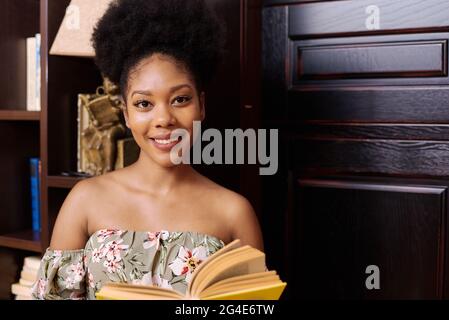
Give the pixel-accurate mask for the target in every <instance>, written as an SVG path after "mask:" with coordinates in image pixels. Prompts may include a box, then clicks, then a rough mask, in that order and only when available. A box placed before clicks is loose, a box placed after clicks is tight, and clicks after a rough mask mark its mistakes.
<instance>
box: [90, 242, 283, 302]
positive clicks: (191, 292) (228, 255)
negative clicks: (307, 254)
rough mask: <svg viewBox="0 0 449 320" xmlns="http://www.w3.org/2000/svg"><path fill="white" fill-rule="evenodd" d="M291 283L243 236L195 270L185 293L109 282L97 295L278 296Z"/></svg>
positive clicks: (132, 297)
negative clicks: (243, 243)
mask: <svg viewBox="0 0 449 320" xmlns="http://www.w3.org/2000/svg"><path fill="white" fill-rule="evenodd" d="M286 285H287V284H286V283H285V282H282V281H281V280H280V278H279V276H278V275H277V274H276V272H275V271H267V270H266V266H265V254H264V253H263V252H261V251H259V250H257V249H255V248H253V247H251V246H247V245H246V246H241V243H240V240H234V241H233V242H231V243H229V244H227V245H226V246H224V247H223V248H221V249H220V250H218V251H217V252H215V253H214V254H212V255H211V256H210V257H208V258H207V259H206V260H205V261H203V263H201V264H200V265H199V266H198V267H197V268H196V270H195V271H194V272H193V274H192V278H191V280H190V282H189V284H188V287H187V292H186V294H185V295H183V294H181V293H180V292H178V291H175V290H171V289H164V288H160V287H154V286H143V285H134V284H126V283H107V284H105V285H104V286H103V287H102V288H101V289H100V291H99V292H97V294H96V297H97V299H102V300H103V299H116V300H122V299H123V300H153V299H156V300H165V299H181V300H187V299H194V300H225V299H226V300H247V299H248V300H277V299H279V297H280V296H281V294H282V292H283V291H284V289H285V286H286Z"/></svg>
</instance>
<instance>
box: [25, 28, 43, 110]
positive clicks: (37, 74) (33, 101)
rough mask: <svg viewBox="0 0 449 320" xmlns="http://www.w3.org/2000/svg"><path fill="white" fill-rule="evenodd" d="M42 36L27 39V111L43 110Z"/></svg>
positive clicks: (37, 35)
mask: <svg viewBox="0 0 449 320" xmlns="http://www.w3.org/2000/svg"><path fill="white" fill-rule="evenodd" d="M40 47H41V36H40V34H39V33H36V34H35V35H34V36H33V37H28V38H26V59H27V61H26V65H27V67H26V69H27V77H26V79H27V95H26V97H27V101H26V103H27V105H26V109H27V111H40V110H41V103H40V100H41V98H40V97H41V94H40V88H41V86H40V83H41V81H40V79H41V64H40V60H41V57H40V55H41V53H40Z"/></svg>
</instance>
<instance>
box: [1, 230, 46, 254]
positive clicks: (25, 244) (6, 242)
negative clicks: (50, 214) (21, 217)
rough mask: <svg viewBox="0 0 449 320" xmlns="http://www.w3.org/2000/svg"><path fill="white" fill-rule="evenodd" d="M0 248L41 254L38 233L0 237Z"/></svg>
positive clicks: (28, 232) (23, 232) (28, 231)
mask: <svg viewBox="0 0 449 320" xmlns="http://www.w3.org/2000/svg"><path fill="white" fill-rule="evenodd" d="M0 246H3V247H8V248H14V249H21V250H27V251H33V252H39V253H41V252H42V246H41V241H40V233H39V232H35V231H31V230H26V231H21V232H16V233H11V234H2V235H0Z"/></svg>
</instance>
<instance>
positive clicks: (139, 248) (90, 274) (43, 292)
mask: <svg viewBox="0 0 449 320" xmlns="http://www.w3.org/2000/svg"><path fill="white" fill-rule="evenodd" d="M223 246H224V243H223V241H221V240H220V239H218V238H216V237H213V236H210V235H206V234H200V233H196V232H169V231H161V232H138V231H137V232H136V231H123V230H109V229H104V230H99V231H97V232H95V233H94V234H92V236H91V237H90V238H89V240H88V242H87V244H86V246H85V248H84V249H79V250H64V251H61V250H50V249H47V251H46V252H45V254H44V256H43V258H42V260H41V265H40V268H39V273H38V280H37V281H36V283H35V284H34V286H33V289H32V294H33V297H34V298H35V299H95V293H96V292H97V291H98V290H100V288H101V287H102V286H103V285H104V284H105V283H107V282H127V283H134V284H142V285H155V286H159V287H164V288H170V289H174V290H177V291H179V292H181V293H185V292H186V289H187V284H188V283H189V281H190V278H191V276H192V272H193V271H194V270H195V268H196V267H197V266H198V265H199V264H200V263H201V262H202V261H204V260H205V259H206V258H207V257H208V256H209V255H211V254H212V253H214V252H216V251H217V250H218V249H220V248H222V247H223Z"/></svg>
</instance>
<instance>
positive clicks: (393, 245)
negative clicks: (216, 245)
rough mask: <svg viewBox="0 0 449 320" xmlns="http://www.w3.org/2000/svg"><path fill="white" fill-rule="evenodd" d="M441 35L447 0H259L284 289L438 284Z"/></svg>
mask: <svg viewBox="0 0 449 320" xmlns="http://www.w3.org/2000/svg"><path fill="white" fill-rule="evenodd" d="M448 41H449V2H448V1H446V0H426V1H420V0H374V1H372V0H369V1H365V0H357V1H354V0H347V1H288V0H287V1H286V0H283V1H281V0H280V1H277V0H271V1H265V7H264V9H263V79H264V83H263V92H264V96H263V119H264V121H265V125H266V126H267V127H272V128H280V130H281V142H280V143H281V146H280V151H281V152H280V160H281V164H280V171H279V173H278V175H277V176H276V177H270V178H267V179H265V180H264V181H265V183H264V192H265V193H264V194H265V195H270V197H269V198H268V197H264V198H266V199H269V200H267V202H266V203H265V205H264V207H265V208H266V210H267V213H266V215H264V216H268V211H269V212H270V214H271V215H272V216H276V218H271V221H272V222H273V224H272V226H273V228H274V229H275V230H276V232H277V233H278V237H276V239H270V240H268V241H269V242H270V243H269V246H271V247H274V246H276V247H278V248H282V249H281V250H279V252H278V253H277V256H276V261H273V264H274V265H275V266H276V267H277V268H279V269H280V270H282V272H284V273H285V275H286V277H287V280H288V281H289V283H290V285H289V291H288V297H289V298H337V299H346V298H351V299H354V298H355V299H391V298H394V299H438V298H448V297H449V286H448V283H449V282H448V280H445V279H448V276H449V274H448V271H449V269H448V267H447V256H448V243H447V240H446V233H447V217H448V203H447V199H448V196H447V192H448V186H449V126H448V124H449V77H448ZM274 186H276V187H274ZM275 221H277V222H275ZM264 231H265V232H266V230H264ZM283 234H284V235H286V236H285V237H283V236H282V235H283ZM284 243H286V244H287V245H286V246H283V244H284ZM370 266H375V267H377V268H378V270H379V273H378V275H379V278H378V279H379V284H380V288H379V289H376V288H374V289H368V288H367V286H366V280H367V278H368V277H369V276H370V275H372V274H373V273H372V271H370V270H369V267H370ZM367 268H368V272H367ZM370 279H371V278H370Z"/></svg>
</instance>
